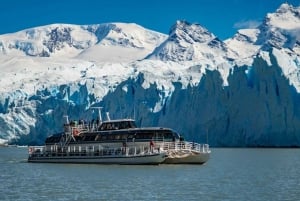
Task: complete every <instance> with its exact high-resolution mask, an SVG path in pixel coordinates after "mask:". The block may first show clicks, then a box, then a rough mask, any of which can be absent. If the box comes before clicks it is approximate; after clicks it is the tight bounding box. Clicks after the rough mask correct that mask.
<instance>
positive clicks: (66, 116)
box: [64, 115, 70, 124]
mask: <svg viewBox="0 0 300 201" xmlns="http://www.w3.org/2000/svg"><path fill="white" fill-rule="evenodd" d="M64 117H65V118H66V123H67V124H70V122H69V116H68V115H64Z"/></svg>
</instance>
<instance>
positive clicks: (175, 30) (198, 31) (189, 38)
mask: <svg viewBox="0 0 300 201" xmlns="http://www.w3.org/2000/svg"><path fill="white" fill-rule="evenodd" d="M169 38H170V40H177V41H179V40H183V41H185V42H187V43H190V44H192V43H195V42H200V43H204V42H207V41H209V40H212V39H214V38H215V36H214V35H213V34H212V33H210V32H209V31H208V30H207V29H205V28H204V27H202V26H201V25H200V24H198V23H189V22H187V21H184V20H177V21H176V23H175V24H174V25H173V26H172V27H171V29H170V32H169Z"/></svg>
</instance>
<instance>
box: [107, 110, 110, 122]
mask: <svg viewBox="0 0 300 201" xmlns="http://www.w3.org/2000/svg"><path fill="white" fill-rule="evenodd" d="M106 118H107V120H108V121H110V117H109V112H106Z"/></svg>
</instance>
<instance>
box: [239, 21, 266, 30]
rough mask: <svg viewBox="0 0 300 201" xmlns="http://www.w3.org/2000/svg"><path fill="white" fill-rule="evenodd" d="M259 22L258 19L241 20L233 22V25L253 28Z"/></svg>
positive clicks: (241, 27)
mask: <svg viewBox="0 0 300 201" xmlns="http://www.w3.org/2000/svg"><path fill="white" fill-rule="evenodd" d="M260 24H261V21H258V20H243V21H240V22H236V23H234V25H233V27H234V28H236V29H253V28H257V27H258V26H259V25H260Z"/></svg>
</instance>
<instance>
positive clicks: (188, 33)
mask: <svg viewBox="0 0 300 201" xmlns="http://www.w3.org/2000/svg"><path fill="white" fill-rule="evenodd" d="M230 55H234V53H233V52H232V51H230V49H228V48H227V46H226V44H225V43H224V42H223V41H221V40H219V39H218V38H217V37H216V36H215V35H214V34H212V33H210V32H209V31H208V30H207V29H205V28H204V27H202V26H200V25H199V24H191V23H189V22H186V21H177V22H176V23H175V25H173V26H172V28H171V30H170V33H169V37H168V39H167V40H166V41H165V42H164V43H162V44H161V45H160V46H159V47H157V48H156V49H155V51H154V52H153V53H152V54H150V55H149V56H148V57H147V58H148V59H160V60H162V61H174V62H181V61H201V62H202V63H209V64H212V65H216V64H218V63H220V62H224V60H226V59H227V58H228V57H229V58H230Z"/></svg>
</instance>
